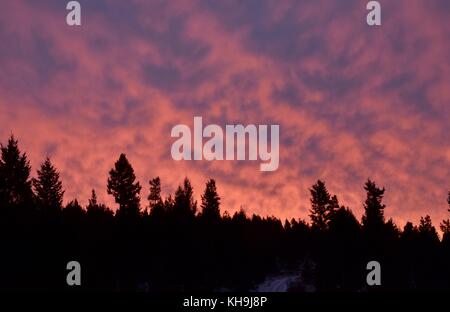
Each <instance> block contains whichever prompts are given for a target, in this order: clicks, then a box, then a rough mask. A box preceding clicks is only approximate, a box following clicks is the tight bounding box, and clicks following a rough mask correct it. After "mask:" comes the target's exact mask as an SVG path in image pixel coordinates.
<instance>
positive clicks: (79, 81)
mask: <svg viewBox="0 0 450 312" xmlns="http://www.w3.org/2000/svg"><path fill="white" fill-rule="evenodd" d="M79 2H80V3H81V22H82V25H81V26H74V27H70V26H68V25H66V14H67V13H68V11H66V8H65V6H66V4H67V1H62V0H59V1H57V0H53V1H51V0H39V1H36V0H5V1H2V2H1V4H0V6H1V9H0V142H2V143H3V144H4V143H6V141H7V139H8V137H9V135H10V134H11V133H14V135H15V137H16V138H17V139H18V140H19V144H20V147H21V149H22V150H24V151H26V152H27V155H28V157H29V159H30V161H31V165H32V167H33V176H35V175H36V169H37V168H38V167H39V165H40V164H41V163H42V161H43V160H44V158H45V157H46V156H49V157H51V159H52V161H53V162H54V164H55V166H56V167H57V168H58V170H59V171H60V173H61V177H62V181H63V186H64V188H65V190H66V193H65V201H66V202H67V201H69V200H72V199H73V198H78V200H79V201H80V202H81V203H83V204H85V203H86V202H87V199H88V198H89V195H90V191H91V189H92V188H95V189H96V191H97V194H98V197H99V199H100V200H101V201H103V202H106V203H107V204H108V205H110V206H111V207H113V208H115V207H116V205H115V203H114V200H113V198H111V196H109V195H108V194H107V193H106V181H107V177H108V171H109V170H110V169H111V168H112V166H113V164H114V162H115V161H116V160H117V159H118V157H119V155H120V153H122V152H123V153H125V154H126V155H127V157H128V159H129V160H130V162H131V164H132V165H133V167H134V169H135V171H136V175H137V178H138V180H139V181H140V183H141V185H142V187H143V189H142V193H141V197H142V205H143V206H145V205H146V197H147V195H148V180H149V179H150V178H153V177H155V176H160V177H161V180H162V190H163V194H164V195H167V194H169V193H172V192H174V190H175V189H176V187H177V186H178V184H180V183H181V182H182V180H183V178H184V177H185V176H187V177H189V178H190V179H191V180H192V182H193V186H194V191H195V195H196V196H197V199H198V200H200V194H201V192H202V191H203V189H204V183H205V182H206V180H207V179H209V178H215V179H216V182H217V185H218V191H219V194H220V196H221V198H222V207H221V209H222V211H225V210H227V211H229V212H230V213H232V212H234V211H236V210H238V209H239V208H240V207H243V208H244V209H245V210H246V211H247V212H248V213H249V214H252V213H257V214H261V215H263V216H265V215H274V216H277V217H280V218H282V219H284V218H305V219H308V209H309V206H310V204H309V188H310V187H311V185H312V184H313V183H314V182H315V181H317V179H322V180H324V181H325V182H326V183H327V186H328V189H329V191H330V193H332V194H336V195H337V196H338V198H339V200H340V203H341V204H342V205H346V206H349V207H350V208H351V209H352V210H353V212H354V213H355V214H356V216H357V217H358V218H360V217H361V215H362V213H363V203H364V199H365V191H364V189H363V185H364V183H365V181H366V180H367V179H368V178H370V179H372V180H374V181H375V182H376V183H377V184H378V185H379V186H384V187H385V188H386V195H385V204H386V206H387V207H386V209H385V214H386V217H387V218H390V217H392V218H393V219H394V221H395V222H397V224H399V225H400V226H402V225H404V223H405V222H406V221H407V220H411V221H413V222H414V223H417V222H418V221H419V219H420V216H424V215H426V214H429V215H430V216H431V217H432V220H433V222H434V223H435V225H438V223H439V221H440V220H442V219H443V218H447V217H448V215H449V213H448V212H447V204H446V195H447V192H448V191H449V189H450V179H449V176H450V170H449V168H450V140H449V133H450V123H449V120H450V62H449V57H450V40H449V38H450V23H449V22H448V21H449V18H450V2H449V1H441V0H427V1H425V0H402V1H380V3H381V10H382V25H381V26H379V27H369V26H368V25H367V24H366V14H367V12H368V11H367V10H366V1H361V0H344V1H337V0H335V1H330V0H314V1H313V0H296V1H288V0H283V1H279V0H246V1H237V0H236V1H233V0H230V1H216V0H214V1H213V0H202V1H196V0H185V1H182V0H175V1H166V0H161V1H138V0H130V1H122V0H108V1H106V0H89V1H79ZM194 116H201V117H202V118H203V123H204V124H218V125H220V126H222V127H225V125H226V124H240V123H241V124H243V125H248V124H255V125H261V124H268V125H272V124H278V125H280V164H279V168H278V170H276V171H273V172H261V171H260V170H259V161H256V162H255V161H239V162H238V161H175V160H173V159H172V157H171V154H170V149H171V145H172V143H173V142H174V138H172V137H171V135H170V134H171V129H172V127H173V126H175V125H177V124H187V125H189V126H191V127H192V126H193V118H194Z"/></svg>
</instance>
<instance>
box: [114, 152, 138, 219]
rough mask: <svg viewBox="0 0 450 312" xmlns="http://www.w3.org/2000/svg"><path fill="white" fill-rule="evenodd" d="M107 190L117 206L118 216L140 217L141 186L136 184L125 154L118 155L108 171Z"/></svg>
mask: <svg viewBox="0 0 450 312" xmlns="http://www.w3.org/2000/svg"><path fill="white" fill-rule="evenodd" d="M107 190H108V194H110V195H113V196H114V199H115V201H116V203H117V204H119V210H118V211H117V214H118V216H123V217H138V216H139V215H140V196H139V193H140V192H141V186H140V184H139V182H136V176H135V174H134V169H133V167H132V166H131V164H130V163H129V162H128V159H127V157H126V156H125V154H120V157H119V159H118V160H117V161H116V163H115V164H114V168H112V169H111V170H110V171H109V178H108V183H107Z"/></svg>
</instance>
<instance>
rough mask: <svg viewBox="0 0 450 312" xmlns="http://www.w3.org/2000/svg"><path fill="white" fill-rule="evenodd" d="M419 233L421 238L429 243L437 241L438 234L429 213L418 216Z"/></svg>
mask: <svg viewBox="0 0 450 312" xmlns="http://www.w3.org/2000/svg"><path fill="white" fill-rule="evenodd" d="M419 235H420V237H421V238H422V239H423V240H425V241H427V242H429V243H435V244H437V243H438V242H439V236H438V234H437V231H436V228H435V227H434V226H433V222H431V217H430V216H429V215H426V216H425V217H421V218H420V223H419Z"/></svg>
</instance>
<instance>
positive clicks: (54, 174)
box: [33, 157, 64, 212]
mask: <svg viewBox="0 0 450 312" xmlns="http://www.w3.org/2000/svg"><path fill="white" fill-rule="evenodd" d="M37 176H38V177H37V179H33V186H34V190H35V193H36V199H37V201H38V204H39V205H40V206H41V208H43V209H48V212H57V211H60V210H61V208H62V202H63V196H64V190H63V188H62V183H61V180H60V177H59V172H58V171H57V170H56V168H55V167H54V166H53V164H52V162H51V161H50V158H48V157H47V158H46V159H45V161H44V163H42V165H41V168H40V169H39V170H38V171H37Z"/></svg>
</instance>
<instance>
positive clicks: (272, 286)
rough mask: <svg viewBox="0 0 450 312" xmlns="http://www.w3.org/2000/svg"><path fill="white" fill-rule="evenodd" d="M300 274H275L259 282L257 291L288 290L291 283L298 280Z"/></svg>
mask: <svg viewBox="0 0 450 312" xmlns="http://www.w3.org/2000/svg"><path fill="white" fill-rule="evenodd" d="M299 277H300V276H299V275H286V276H274V277H270V278H267V279H266V280H265V281H264V282H263V283H261V284H259V285H258V286H257V287H256V288H255V289H254V291H255V292H287V291H288V290H289V287H290V285H291V283H293V282H294V281H296V280H297V279H298V278H299Z"/></svg>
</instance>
